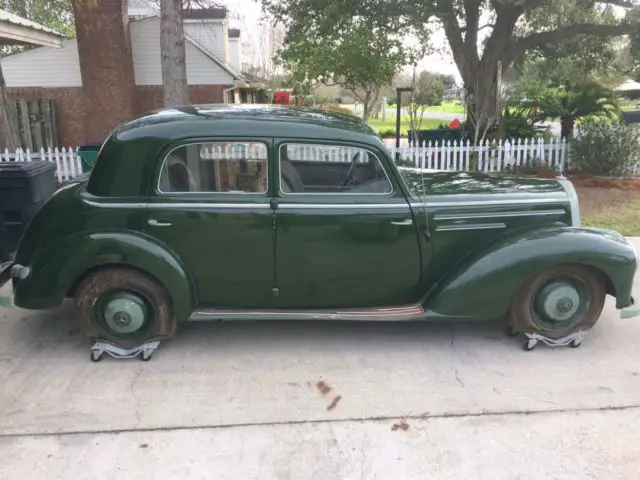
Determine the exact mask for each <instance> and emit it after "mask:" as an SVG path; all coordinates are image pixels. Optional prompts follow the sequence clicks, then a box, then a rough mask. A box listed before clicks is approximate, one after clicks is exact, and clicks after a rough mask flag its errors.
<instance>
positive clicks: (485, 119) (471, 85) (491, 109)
mask: <svg viewBox="0 0 640 480" xmlns="http://www.w3.org/2000/svg"><path fill="white" fill-rule="evenodd" d="M481 63H485V62H484V61H483V62H481ZM471 70H472V69H465V72H464V74H463V75H462V79H463V81H464V85H465V90H466V91H465V103H466V106H467V130H468V131H469V134H470V135H471V138H472V139H473V140H474V141H475V142H478V141H480V140H482V139H483V138H484V136H485V135H486V134H487V132H488V131H489V129H490V128H491V127H493V126H495V125H497V123H498V121H499V115H500V111H499V108H500V105H499V97H498V85H497V71H498V62H497V61H496V62H487V63H486V64H484V65H482V66H481V67H480V68H478V69H477V70H475V72H472V71H471Z"/></svg>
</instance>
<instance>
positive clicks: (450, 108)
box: [427, 102, 465, 114]
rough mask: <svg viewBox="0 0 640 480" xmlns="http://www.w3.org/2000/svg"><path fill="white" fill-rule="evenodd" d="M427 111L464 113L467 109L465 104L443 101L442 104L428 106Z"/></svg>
mask: <svg viewBox="0 0 640 480" xmlns="http://www.w3.org/2000/svg"><path fill="white" fill-rule="evenodd" d="M427 112H442V113H459V114H464V113H465V110H464V105H456V103H455V102H443V103H442V104H441V105H437V106H435V107H429V108H427Z"/></svg>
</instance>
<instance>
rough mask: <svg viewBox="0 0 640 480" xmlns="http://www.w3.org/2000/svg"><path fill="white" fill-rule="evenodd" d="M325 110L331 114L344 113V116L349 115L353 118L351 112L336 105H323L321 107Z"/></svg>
mask: <svg viewBox="0 0 640 480" xmlns="http://www.w3.org/2000/svg"><path fill="white" fill-rule="evenodd" d="M323 108H324V109H325V110H327V111H328V112H333V113H344V114H346V115H351V116H355V115H354V114H353V112H352V111H351V110H350V109H348V108H345V107H339V106H337V105H324V107H323Z"/></svg>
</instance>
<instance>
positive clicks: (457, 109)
mask: <svg viewBox="0 0 640 480" xmlns="http://www.w3.org/2000/svg"><path fill="white" fill-rule="evenodd" d="M393 106H394V107H395V104H394V105H393ZM424 111H425V112H437V113H457V114H461V115H464V113H465V110H464V105H457V104H456V102H443V103H441V104H440V105H434V106H433V107H427V108H425V110H424Z"/></svg>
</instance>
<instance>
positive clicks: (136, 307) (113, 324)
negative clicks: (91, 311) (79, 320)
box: [104, 293, 147, 334]
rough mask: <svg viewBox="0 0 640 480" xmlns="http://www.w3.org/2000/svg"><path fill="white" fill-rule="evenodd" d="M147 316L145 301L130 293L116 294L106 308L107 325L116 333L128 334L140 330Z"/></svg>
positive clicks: (105, 318)
mask: <svg viewBox="0 0 640 480" xmlns="http://www.w3.org/2000/svg"><path fill="white" fill-rule="evenodd" d="M146 318H147V308H146V305H145V304H144V302H143V301H142V300H141V299H139V298H138V297H136V296H135V295H131V294H128V293H121V294H118V295H115V296H114V297H113V298H112V299H111V300H110V301H109V302H108V303H107V305H106V307H105V309H104V320H105V322H106V323H107V326H108V327H109V328H110V329H111V330H113V331H114V332H116V333H119V334H127V333H133V332H136V331H138V330H140V329H141V328H142V327H143V326H144V324H145V320H146Z"/></svg>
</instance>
